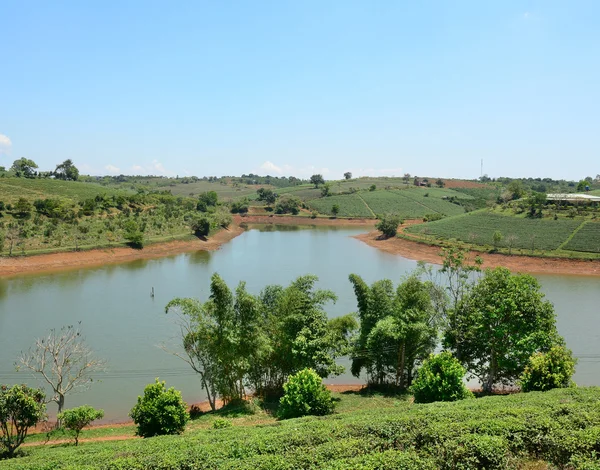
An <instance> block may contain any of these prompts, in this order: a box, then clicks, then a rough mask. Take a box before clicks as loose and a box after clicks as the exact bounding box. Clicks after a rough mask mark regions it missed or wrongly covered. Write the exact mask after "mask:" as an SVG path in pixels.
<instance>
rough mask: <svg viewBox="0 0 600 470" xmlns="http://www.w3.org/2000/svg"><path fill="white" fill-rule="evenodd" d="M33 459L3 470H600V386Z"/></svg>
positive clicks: (88, 447) (45, 451)
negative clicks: (528, 465)
mask: <svg viewBox="0 0 600 470" xmlns="http://www.w3.org/2000/svg"><path fill="white" fill-rule="evenodd" d="M361 399H362V398H361ZM343 400H344V396H342V401H343ZM364 400H365V402H366V401H367V400H368V399H367V398H364ZM26 452H27V455H26V456H25V457H22V458H18V459H13V460H10V461H9V460H7V461H3V462H0V468H9V469H32V470H42V469H43V470H46V469H55V468H56V469H75V468H77V469H111V470H116V469H140V470H141V469H153V470H162V469H170V470H173V469H234V468H235V469H238V468H239V469H253V470H254V469H298V468H305V469H309V468H328V469H335V470H338V469H357V468H358V469H377V468H405V469H409V470H412V469H437V468H440V469H471V468H473V469H477V468H486V469H507V468H518V467H519V466H520V465H521V464H522V463H524V462H527V461H532V460H533V461H538V460H539V461H545V462H548V463H549V464H550V465H551V466H550V468H555V467H556V468H581V469H600V465H598V463H596V460H597V459H598V455H599V453H600V389H599V388H585V389H560V390H553V391H550V392H545V393H541V392H532V393H527V394H518V395H512V396H494V397H486V398H480V399H474V400H463V401H459V402H453V403H431V404H426V405H415V404H413V405H408V404H406V405H405V406H404V405H403V406H398V407H390V408H382V409H377V410H375V411H374V410H373V409H370V410H364V411H354V412H348V413H343V414H335V415H332V416H328V417H321V418H317V417H310V418H299V419H291V420H287V421H280V422H278V423H277V424H272V425H266V426H260V425H259V426H255V427H248V426H243V427H236V426H233V427H230V428H225V429H206V430H202V431H195V432H188V433H186V434H184V435H182V436H163V437H156V438H151V439H143V440H142V439H139V440H130V441H125V442H98V443H84V444H83V445H80V446H79V447H73V446H71V447H54V448H49V447H47V446H46V447H44V448H27V449H26ZM536 468H538V467H536ZM539 468H543V467H539Z"/></svg>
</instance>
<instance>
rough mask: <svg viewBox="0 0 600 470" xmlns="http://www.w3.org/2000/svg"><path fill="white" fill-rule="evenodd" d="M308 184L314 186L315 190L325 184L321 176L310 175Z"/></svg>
mask: <svg viewBox="0 0 600 470" xmlns="http://www.w3.org/2000/svg"><path fill="white" fill-rule="evenodd" d="M310 182H311V183H312V184H314V185H315V188H318V187H319V185H320V184H325V180H324V179H323V175H312V176H311V177H310Z"/></svg>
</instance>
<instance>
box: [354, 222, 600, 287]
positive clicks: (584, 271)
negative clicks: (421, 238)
mask: <svg viewBox="0 0 600 470" xmlns="http://www.w3.org/2000/svg"><path fill="white" fill-rule="evenodd" d="M379 236H380V233H379V232H378V231H372V232H369V233H362V234H360V235H354V237H353V238H356V239H357V240H360V241H361V242H363V243H366V244H367V245H369V246H372V247H373V248H377V249H378V250H382V251H385V252H386V253H390V254H393V255H399V256H402V257H404V258H408V259H411V260H415V261H425V262H427V263H432V264H437V265H441V264H442V263H441V257H440V256H439V253H440V251H441V248H440V247H439V246H431V245H427V244H425V243H420V242H416V241H410V240H406V239H404V238H397V237H393V238H388V239H378V237H379ZM475 254H476V255H478V256H479V257H481V259H483V265H482V268H484V269H485V268H496V267H499V266H503V267H505V268H508V269H510V270H511V271H512V272H520V273H527V274H561V275H577V276H600V261H599V260H582V259H564V258H537V257H533V256H531V257H530V256H519V255H503V254H498V253H475Z"/></svg>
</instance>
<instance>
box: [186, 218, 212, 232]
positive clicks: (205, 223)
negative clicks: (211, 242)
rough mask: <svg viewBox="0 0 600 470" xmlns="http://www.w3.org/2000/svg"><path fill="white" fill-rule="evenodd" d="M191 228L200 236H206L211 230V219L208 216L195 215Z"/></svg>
mask: <svg viewBox="0 0 600 470" xmlns="http://www.w3.org/2000/svg"><path fill="white" fill-rule="evenodd" d="M190 228H191V229H192V231H193V232H194V233H195V234H196V236H198V237H206V236H208V234H209V232H210V220H209V219H208V217H194V218H192V220H191V221H190Z"/></svg>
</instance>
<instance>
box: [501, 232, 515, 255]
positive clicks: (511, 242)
mask: <svg viewBox="0 0 600 470" xmlns="http://www.w3.org/2000/svg"><path fill="white" fill-rule="evenodd" d="M504 240H505V242H506V246H508V254H509V255H512V248H513V246H514V245H515V243H516V242H517V241H518V240H519V237H517V236H516V235H509V236H508V237H506V238H505V239H504Z"/></svg>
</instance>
